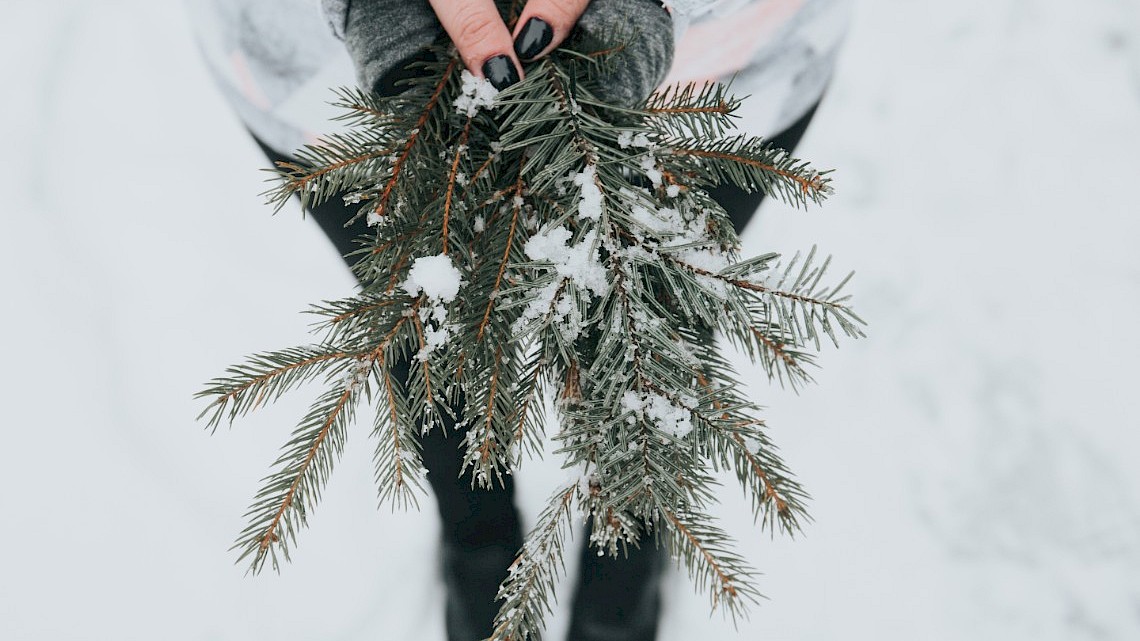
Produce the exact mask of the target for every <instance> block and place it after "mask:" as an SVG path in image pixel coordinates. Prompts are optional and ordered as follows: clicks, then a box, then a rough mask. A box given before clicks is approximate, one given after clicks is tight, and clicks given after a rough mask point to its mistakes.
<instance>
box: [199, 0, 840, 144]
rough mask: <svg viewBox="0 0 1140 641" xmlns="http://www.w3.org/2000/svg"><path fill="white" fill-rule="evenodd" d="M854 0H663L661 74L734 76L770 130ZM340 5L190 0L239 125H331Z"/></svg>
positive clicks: (813, 74) (260, 131)
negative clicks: (669, 58)
mask: <svg viewBox="0 0 1140 641" xmlns="http://www.w3.org/2000/svg"><path fill="white" fill-rule="evenodd" d="M850 2H851V0H666V1H665V2H664V4H665V6H666V8H667V9H668V10H669V11H670V13H671V14H672V18H673V27H674V38H675V48H674V55H673V65H672V68H671V69H670V71H669V74H668V76H667V77H666V79H665V81H664V83H663V84H666V85H668V84H673V83H677V82H690V81H698V82H701V81H705V80H722V81H723V80H728V79H729V78H733V81H732V89H733V92H734V93H735V94H737V95H750V96H751V97H750V98H749V99H748V100H746V101H745V103H744V106H743V107H742V109H741V115H742V116H743V118H742V119H741V121H740V124H741V127H742V129H744V130H745V131H747V132H748V133H751V134H755V135H761V136H770V135H774V134H776V133H778V132H780V131H781V130H783V129H784V128H786V127H787V126H788V125H790V124H791V123H793V122H795V121H796V120H797V119H798V118H799V117H800V116H802V115H803V114H804V113H805V112H806V111H807V110H808V109H809V108H810V107H811V105H813V104H814V103H815V102H816V101H817V100H819V98H820V96H821V95H822V94H823V90H824V88H825V87H826V85H827V82H828V80H829V79H830V77H831V74H832V72H833V70H834V67H835V60H836V55H837V52H838V49H839V46H840V44H841V42H842V40H843V35H844V33H845V32H846V28H847V23H848V20H849V12H850ZM322 4H323V5H324V6H323V7H322ZM346 5H347V0H186V7H187V10H188V12H189V14H190V17H191V20H192V23H193V25H194V28H195V32H196V34H197V39H198V43H199V46H200V48H201V50H202V52H203V54H204V56H205V58H206V62H207V64H208V66H209V68H210V70H211V72H212V73H213V75H214V76H215V78H216V80H217V81H218V84H219V86H220V87H221V89H222V91H223V93H224V94H225V96H226V97H227V99H228V100H229V102H230V103H231V104H232V105H233V107H234V108H235V110H236V111H237V112H238V115H239V116H240V117H241V119H242V121H243V122H244V124H245V125H246V127H248V128H249V129H250V130H251V131H252V132H253V133H254V134H255V135H256V136H257V137H258V138H260V139H261V140H262V141H263V142H265V143H266V144H268V145H269V146H270V147H272V148H274V149H276V150H278V151H280V152H282V153H288V152H291V151H292V150H294V149H296V148H298V147H300V146H301V145H302V144H306V143H312V142H314V141H315V140H316V139H317V137H318V136H319V135H320V134H323V133H328V132H329V131H332V130H334V129H335V128H336V125H335V123H332V122H330V118H331V117H332V116H335V115H338V114H337V112H336V110H335V109H333V108H332V107H330V106H329V105H328V102H329V100H330V99H331V98H332V93H331V91H330V89H331V88H333V87H341V86H350V85H353V84H356V74H355V73H354V68H353V62H352V59H351V58H350V56H349V53H348V52H347V50H346V48H345V43H344V42H343V41H342V40H340V38H339V37H338V34H337V33H336V31H337V28H338V27H337V26H338V25H343V24H344V13H343V12H344V8H345V6H346ZM329 25H333V28H330V26H329ZM340 35H341V36H343V33H342V34H340Z"/></svg>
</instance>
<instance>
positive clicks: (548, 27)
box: [514, 0, 590, 62]
mask: <svg viewBox="0 0 1140 641" xmlns="http://www.w3.org/2000/svg"><path fill="white" fill-rule="evenodd" d="M588 4H590V0H530V2H527V3H526V7H524V8H523V11H522V14H521V15H520V16H519V21H518V24H517V25H515V34H514V37H515V44H514V50H515V55H516V56H517V57H518V58H519V59H520V60H525V61H528V62H529V61H531V60H534V59H535V58H539V57H541V56H543V55H545V54H547V53H549V52H550V51H552V50H553V49H554V48H555V47H557V46H558V45H559V44H561V42H562V41H563V40H565V39H566V36H568V35H570V30H571V29H573V28H574V25H575V24H577V22H578V18H579V17H581V16H582V12H583V11H585V10H586V5H588Z"/></svg>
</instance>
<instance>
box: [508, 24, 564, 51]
mask: <svg viewBox="0 0 1140 641" xmlns="http://www.w3.org/2000/svg"><path fill="white" fill-rule="evenodd" d="M553 39H554V30H553V29H551V28H550V25H548V24H546V21H545V20H543V19H542V18H531V19H530V20H527V21H526V24H525V25H523V28H522V31H520V32H519V35H518V37H517V38H515V53H516V54H517V55H518V57H519V58H520V59H522V60H530V59H531V58H534V57H535V56H537V55H538V54H540V53H542V50H543V49H545V48H546V47H547V45H549V44H550V41H551V40H553Z"/></svg>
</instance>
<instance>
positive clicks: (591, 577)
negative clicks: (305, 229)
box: [255, 103, 818, 641]
mask: <svg viewBox="0 0 1140 641" xmlns="http://www.w3.org/2000/svg"><path fill="white" fill-rule="evenodd" d="M817 106H818V103H817V104H816V105H815V106H813V107H812V108H811V109H810V110H808V112H807V114H805V115H804V116H803V117H802V118H800V119H799V120H798V121H796V122H795V123H794V124H792V125H791V126H790V127H788V128H787V129H786V130H784V131H783V132H781V133H780V134H779V135H777V136H774V137H773V138H772V139H771V140H772V142H773V143H775V144H776V145H777V146H779V147H782V148H784V149H787V150H789V151H791V150H792V149H794V148H795V147H796V145H797V144H798V143H799V141H800V138H801V137H803V134H804V131H805V130H806V129H807V126H808V123H809V122H811V119H812V116H813V115H814V114H815V109H816V107H817ZM255 139H256V138H255ZM257 143H258V145H259V146H260V147H261V149H262V150H263V151H264V152H265V154H266V155H267V156H268V157H269V159H270V160H272V161H275V162H276V161H289V162H296V160H294V159H292V158H289V157H288V156H284V155H282V154H280V153H278V152H276V151H274V150H273V149H270V148H269V147H267V146H266V145H265V144H264V143H262V142H261V141H260V140H258V141H257ZM711 195H712V196H713V197H714V198H715V199H716V200H717V202H719V203H720V204H721V205H722V206H723V207H724V209H725V210H726V211H727V212H728V214H729V216H730V217H731V219H732V223H733V226H734V227H735V228H736V231H737V233H738V234H739V233H741V232H743V230H744V227H745V226H746V225H747V224H748V221H749V220H751V218H752V216H753V214H754V213H755V212H756V209H757V208H758V207H759V206H760V202H761V201H762V200H763V199H764V195H763V194H762V193H746V192H744V191H742V190H740V189H737V188H736V187H733V186H727V185H726V186H721V187H717V188H716V189H713V190H712V192H711ZM310 213H311V215H312V218H313V220H315V221H316V222H317V224H318V225H320V227H321V230H322V231H324V233H325V235H326V236H328V238H329V240H330V241H332V243H333V244H334V245H335V246H336V248H337V250H338V251H339V252H340V254H341V255H342V256H347V255H348V254H349V253H350V252H352V251H354V250H355V249H357V248H358V247H359V246H358V245H357V244H356V243H355V242H354V241H355V240H356V239H358V238H360V237H361V236H364V235H366V234H368V233H369V230H368V227H367V223H366V222H365V220H364V219H363V217H362V218H360V219H358V220H357V221H356V222H355V223H354V224H353V225H351V226H349V227H345V226H344V222H345V221H347V220H349V219H350V218H351V217H352V216H353V214H354V212H353V211H352V209H350V208H349V207H346V206H345V204H344V202H343V201H342V200H341V199H340V198H336V197H334V198H330V199H329V200H327V201H326V202H324V203H321V204H320V205H317V206H315V207H313V208H312V209H310ZM345 262H346V264H349V265H351V263H352V261H351V260H350V259H348V258H345ZM404 365H405V367H406V364H404ZM441 414H443V415H446V413H445V412H444V413H441ZM445 426H446V427H447V430H446V433H445V432H444V431H443V430H438V429H437V430H432V432H431V433H429V434H428V435H427V436H424V437H421V443H422V446H423V463H424V467H425V468H426V469H427V480H428V482H429V483H430V485H431V488H432V491H433V492H434V493H435V497H436V499H437V502H438V506H439V515H440V519H441V521H442V533H443V554H444V575H445V576H444V579H445V581H446V582H447V584H448V621H447V626H448V635H449V637H450V638H451V639H452V640H453V641H458V639H460V638H461V637H463V636H467V635H471V638H472V639H475V638H480V639H481V638H485V637H487V636H490V634H491V622H492V620H493V619H494V615H495V613H496V612H497V610H498V607H497V605H496V603H495V600H494V599H495V593H496V591H497V589H498V586H499V583H500V582H501V581H502V580H503V579H504V578H506V572H507V566H508V565H510V562H511V561H512V560H513V559H514V556H515V554H516V553H517V552H518V550H519V548H520V547H521V546H522V530H521V526H520V523H519V517H518V512H517V511H516V509H515V505H514V482H513V477H511V476H509V475H508V476H505V477H504V479H503V485H502V487H495V488H494V489H491V490H472V489H471V488H472V484H471V476H470V472H468V473H467V474H464V475H460V469H461V468H462V464H463V461H462V459H463V435H462V434H457V433H456V432H455V430H454V429H452V428H453V427H454V421H451V420H446V421H445ZM582 541H583V544H582V548H581V564H580V573H579V579H578V585H577V586H576V588H575V591H574V597H573V602H572V606H571V607H572V615H571V624H570V632H569V640H570V641H610V640H612V641H652V639H654V638H655V636H656V633H657V613H658V610H659V601H660V597H659V594H658V592H659V591H658V580H657V578H658V576H659V575H660V573H661V570H662V567H663V565H664V554H663V551H662V550H660V549H659V548H658V547H657V546H656V545H655V544H654V543H653V541H652V540H649V539H645V540H643V541H642V544H641V545H640V546H639V547H637V548H632V547H631V548H630V550H629V554H628V556H627V557H625V558H616V559H615V558H611V557H610V556H608V555H606V556H598V554H597V552H596V551H593V550H591V549H590V547H589V545H587V544H586V542H587V541H589V532H587V533H586V534H585V536H583V537H582ZM462 620H468V621H474V622H481V623H479V624H477V625H478V627H479V629H476V630H472V629H470V627H466V628H465V627H464V626H463V625H461V623H460V621H462Z"/></svg>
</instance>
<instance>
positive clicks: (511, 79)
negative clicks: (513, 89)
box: [483, 54, 519, 91]
mask: <svg viewBox="0 0 1140 641" xmlns="http://www.w3.org/2000/svg"><path fill="white" fill-rule="evenodd" d="M483 76H484V77H485V78H487V80H490V81H491V84H492V85H493V86H494V87H495V89H498V90H499V91H502V90H504V89H506V88H507V87H509V86H511V85H513V84H515V83H516V82H518V81H519V70H518V69H515V63H514V61H512V60H511V59H510V58H509V57H507V56H505V55H503V54H499V55H497V56H494V57H491V58H487V62H484V63H483Z"/></svg>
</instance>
